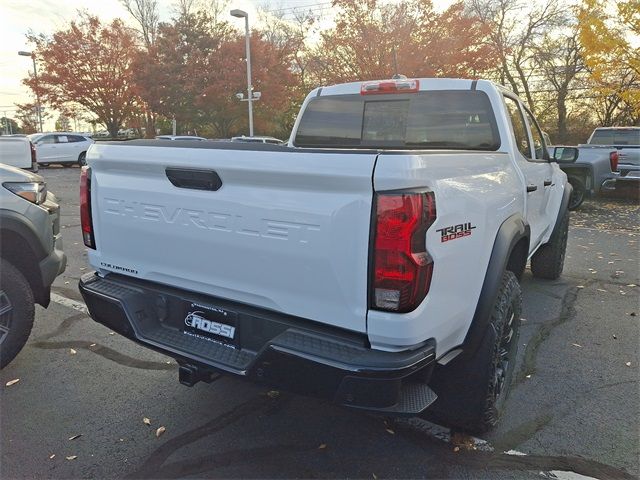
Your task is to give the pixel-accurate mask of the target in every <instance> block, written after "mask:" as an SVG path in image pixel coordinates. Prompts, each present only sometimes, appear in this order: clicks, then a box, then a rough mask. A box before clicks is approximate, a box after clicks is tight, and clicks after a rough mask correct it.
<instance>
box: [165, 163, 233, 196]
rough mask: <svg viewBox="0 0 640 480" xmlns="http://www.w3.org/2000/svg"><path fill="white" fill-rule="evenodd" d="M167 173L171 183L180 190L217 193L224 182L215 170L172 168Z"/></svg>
mask: <svg viewBox="0 0 640 480" xmlns="http://www.w3.org/2000/svg"><path fill="white" fill-rule="evenodd" d="M165 173H166V175H167V178H168V179H169V181H170V182H171V183H172V184H173V185H175V186H176V187H178V188H190V189H194V190H211V191H214V192H215V191H217V190H219V189H220V187H221V186H222V180H221V179H220V177H219V176H218V174H217V173H216V172H215V171H214V170H202V169H199V168H171V167H170V168H167V169H166V170H165Z"/></svg>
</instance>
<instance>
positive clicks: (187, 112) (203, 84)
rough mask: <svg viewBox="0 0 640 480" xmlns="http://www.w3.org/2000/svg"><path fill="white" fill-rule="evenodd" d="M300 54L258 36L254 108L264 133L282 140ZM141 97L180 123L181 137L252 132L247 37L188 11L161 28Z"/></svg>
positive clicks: (138, 76)
mask: <svg viewBox="0 0 640 480" xmlns="http://www.w3.org/2000/svg"><path fill="white" fill-rule="evenodd" d="M294 53H295V49H294V48H293V46H291V45H290V44H289V42H273V41H271V40H270V39H269V38H268V37H267V36H265V35H263V33H262V32H260V31H259V30H254V31H253V32H252V35H251V57H252V84H253V87H254V91H256V92H258V91H259V92H261V94H262V97H261V98H260V100H259V101H257V102H255V104H254V112H253V113H254V120H255V128H256V132H257V133H258V134H277V133H279V132H280V131H281V127H280V126H281V125H282V124H283V123H284V122H283V120H282V119H281V117H282V116H283V115H284V114H283V112H286V110H287V105H288V103H289V102H290V101H291V100H290V96H291V91H292V88H293V87H294V86H295V85H296V83H297V81H298V80H297V78H296V77H295V76H294V75H293V73H292V72H291V68H290V66H291V65H292V63H293V60H294ZM135 65H136V68H135V70H136V72H135V80H136V85H137V89H138V92H139V95H140V97H141V98H142V99H144V101H145V102H146V103H147V104H148V105H149V106H150V107H151V108H152V109H153V110H154V111H155V112H156V113H158V114H160V115H163V116H165V117H167V118H175V119H176V120H177V122H178V128H179V130H180V131H181V132H182V133H186V132H189V131H191V132H198V134H200V135H215V136H218V137H222V138H225V137H229V136H231V135H235V134H239V133H247V123H248V121H247V104H246V102H240V101H239V100H238V99H237V98H236V93H243V94H245V95H246V89H247V77H246V62H245V38H244V33H243V32H239V31H236V30H235V29H233V28H232V27H231V26H230V24H229V23H228V22H225V21H219V20H216V19H215V18H214V17H213V16H212V15H211V14H210V13H209V12H206V11H202V10H196V11H193V12H184V13H183V14H181V15H180V16H179V17H178V18H177V19H175V20H174V21H173V22H172V23H161V24H160V25H159V28H158V35H157V37H156V40H155V43H154V45H153V46H152V47H151V48H150V49H149V54H148V55H146V54H145V55H140V56H139V58H138V60H137V62H136V64H135Z"/></svg>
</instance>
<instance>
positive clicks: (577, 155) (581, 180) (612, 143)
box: [551, 127, 640, 210]
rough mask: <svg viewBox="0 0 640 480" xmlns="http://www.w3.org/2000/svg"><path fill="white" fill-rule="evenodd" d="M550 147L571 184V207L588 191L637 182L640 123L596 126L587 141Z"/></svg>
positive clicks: (590, 193) (637, 183) (631, 184)
mask: <svg viewBox="0 0 640 480" xmlns="http://www.w3.org/2000/svg"><path fill="white" fill-rule="evenodd" d="M551 150H552V151H553V153H552V155H553V156H554V158H555V159H556V160H557V161H558V163H560V167H561V168H562V170H563V171H565V172H566V174H567V176H568V177H569V183H571V185H572V187H573V194H572V197H571V201H570V202H569V209H570V210H574V209H576V208H578V207H579V206H580V205H581V204H582V202H583V201H584V199H585V198H586V196H587V195H594V194H600V193H605V192H609V191H612V190H616V189H620V188H625V187H632V188H633V187H635V188H637V187H638V186H639V185H640V127H600V128H596V129H595V130H594V131H593V133H592V134H591V136H590V137H589V140H588V141H587V143H586V144H580V145H578V146H577V147H555V149H551Z"/></svg>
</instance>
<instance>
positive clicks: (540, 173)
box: [504, 95, 553, 249]
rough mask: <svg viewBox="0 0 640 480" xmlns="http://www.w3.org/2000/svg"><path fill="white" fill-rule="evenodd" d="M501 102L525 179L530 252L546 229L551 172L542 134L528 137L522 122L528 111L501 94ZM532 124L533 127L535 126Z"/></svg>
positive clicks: (537, 133) (514, 100)
mask: <svg viewBox="0 0 640 480" xmlns="http://www.w3.org/2000/svg"><path fill="white" fill-rule="evenodd" d="M504 99H505V105H506V107H507V112H508V114H509V118H510V120H511V126H512V128H513V134H514V136H515V141H516V146H517V151H516V152H515V155H516V160H517V162H518V165H519V167H520V170H522V173H523V174H524V177H525V190H526V192H525V212H526V219H527V222H528V223H529V227H530V228H531V245H530V249H534V248H536V247H537V246H538V244H539V243H540V241H541V239H542V238H543V236H544V234H545V233H546V232H547V230H548V228H549V226H550V223H549V220H548V215H547V214H546V209H547V202H548V199H549V195H548V193H547V192H548V191H549V190H550V187H551V185H552V173H553V170H552V168H551V165H550V164H549V162H548V160H546V159H544V152H543V148H544V142H542V134H541V133H540V131H539V130H537V131H536V136H535V137H533V138H532V135H531V131H530V130H529V127H528V125H527V123H526V122H525V113H527V114H528V112H526V111H525V110H523V109H522V108H521V106H520V102H518V100H516V99H515V98H513V97H510V96H507V95H505V97H504ZM533 125H534V127H535V128H537V126H535V123H534V124H533ZM536 142H537V144H538V145H537V146H536ZM536 157H540V158H536Z"/></svg>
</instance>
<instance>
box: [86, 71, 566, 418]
mask: <svg viewBox="0 0 640 480" xmlns="http://www.w3.org/2000/svg"><path fill="white" fill-rule="evenodd" d="M87 163H88V167H86V168H84V169H83V172H82V179H81V218H82V231H83V236H84V242H85V244H86V245H87V247H89V248H88V258H89V262H90V264H91V266H92V267H93V268H94V269H95V272H92V273H90V274H87V275H85V276H83V277H82V279H81V281H80V291H81V292H82V295H83V297H84V299H85V301H86V303H87V306H88V307H89V311H90V313H91V316H92V317H93V318H94V319H95V320H96V321H98V322H100V323H102V324H104V325H106V326H107V327H109V328H110V329H112V330H114V331H116V332H119V333H120V334H122V335H124V336H126V337H128V338H130V339H132V340H135V341H137V342H139V343H141V344H143V345H145V346H147V347H150V348H152V349H155V350H158V351H161V352H164V353H166V354H168V355H171V356H172V357H174V358H175V359H177V361H178V362H179V364H180V370H179V379H180V381H181V382H182V383H184V384H186V385H193V384H194V383H195V382H197V381H200V380H205V381H207V380H210V379H211V378H212V374H213V373H214V372H227V373H230V374H235V375H238V376H241V377H246V378H250V379H252V380H255V381H258V382H263V383H265V384H268V385H273V386H277V387H280V388H283V389H288V390H291V391H295V392H299V393H303V394H307V395H315V396H321V397H324V398H328V399H331V400H332V401H334V402H336V403H338V404H340V405H345V406H350V407H355V408H360V409H365V410H369V411H377V412H382V413H384V414H387V415H391V414H405V415H407V414H408V415H416V414H421V413H424V414H427V415H430V416H432V417H433V418H436V419H438V420H440V421H442V422H446V423H447V424H448V425H454V426H457V427H460V428H464V429H467V430H470V431H482V430H486V429H488V428H490V427H491V426H493V425H494V424H495V423H496V422H497V420H498V417H499V414H500V411H501V408H502V405H503V403H504V400H505V398H506V395H507V390H508V385H509V380H510V376H511V373H512V370H513V365H514V359H515V355H516V350H517V344H518V340H517V339H518V324H519V322H520V312H521V302H522V301H521V293H520V287H519V284H518V278H519V277H520V276H521V275H522V274H523V271H524V269H525V266H526V264H527V262H528V261H530V262H531V270H532V272H533V275H534V276H537V277H542V278H550V279H555V278H557V277H558V276H559V275H560V273H561V272H562V267H563V262H564V253H565V247H566V241H567V229H568V218H569V217H568V210H567V204H568V200H569V196H570V193H571V187H570V186H569V185H568V183H567V177H566V175H565V174H564V173H563V172H562V171H561V170H560V169H559V168H558V165H557V164H556V163H552V162H551V161H550V159H549V157H548V154H547V152H546V148H545V145H544V141H543V139H542V136H541V132H540V129H539V127H538V125H537V124H536V122H535V120H534V119H533V117H532V116H531V114H530V112H528V111H527V109H526V108H525V107H524V106H523V104H522V102H520V100H518V98H517V97H516V96H515V95H513V94H512V93H510V92H509V91H507V90H505V89H504V88H502V87H499V86H497V85H495V84H493V83H491V82H488V81H483V80H479V81H475V80H474V81H471V80H450V79H410V80H409V79H397V80H384V81H377V82H364V83H360V82H358V83H349V84H343V85H335V86H329V87H323V88H318V89H316V90H314V91H312V92H311V93H310V94H309V95H308V97H307V98H306V100H305V102H304V104H303V106H302V110H301V113H300V115H299V117H298V119H297V121H296V124H295V126H294V128H293V132H292V134H291V138H290V140H289V142H288V144H287V145H284V146H279V145H268V144H265V145H257V144H248V143H240V142H238V143H231V142H228V143H223V142H216V143H213V142H211V143H208V142H187V141H184V142H162V141H154V140H140V141H133V142H127V143H126V144H122V143H117V144H116V143H102V144H95V145H93V146H92V147H91V149H90V150H89V152H88V154H87ZM436 398H437V399H436ZM428 407H429V408H428Z"/></svg>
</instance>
